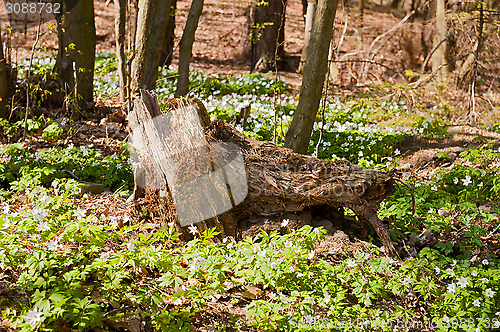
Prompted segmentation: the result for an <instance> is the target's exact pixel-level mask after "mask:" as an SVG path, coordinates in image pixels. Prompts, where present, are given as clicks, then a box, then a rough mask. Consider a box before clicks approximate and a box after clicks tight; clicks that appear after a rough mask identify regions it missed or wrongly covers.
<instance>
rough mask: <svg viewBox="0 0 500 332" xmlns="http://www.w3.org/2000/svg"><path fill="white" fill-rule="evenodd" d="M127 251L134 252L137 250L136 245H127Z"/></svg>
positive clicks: (131, 243)
mask: <svg viewBox="0 0 500 332" xmlns="http://www.w3.org/2000/svg"><path fill="white" fill-rule="evenodd" d="M127 250H128V251H134V250H135V243H133V242H129V243H127Z"/></svg>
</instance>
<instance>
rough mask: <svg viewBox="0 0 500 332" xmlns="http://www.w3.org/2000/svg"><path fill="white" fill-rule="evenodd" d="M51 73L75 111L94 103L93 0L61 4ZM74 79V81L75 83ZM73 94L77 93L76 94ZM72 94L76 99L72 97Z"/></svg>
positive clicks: (64, 1)
mask: <svg viewBox="0 0 500 332" xmlns="http://www.w3.org/2000/svg"><path fill="white" fill-rule="evenodd" d="M57 23H58V24H57V32H58V37H59V50H58V53H57V59H56V64H55V66H54V71H55V72H56V73H57V79H58V80H59V81H60V82H63V83H64V84H66V87H65V88H66V91H67V92H68V93H69V94H71V95H73V98H75V100H76V102H77V105H78V107H80V108H83V107H85V106H86V105H87V103H89V102H92V101H93V96H94V63H95V45H96V32H95V21H94V2H93V0H77V1H70V0H62V1H61V14H60V15H59V16H58V18H57ZM75 77H76V80H75ZM75 90H76V91H75ZM74 91H75V93H76V95H74Z"/></svg>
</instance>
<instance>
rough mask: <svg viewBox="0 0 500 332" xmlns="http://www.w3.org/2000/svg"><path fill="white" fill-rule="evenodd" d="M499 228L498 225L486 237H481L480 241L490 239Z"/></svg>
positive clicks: (499, 225)
mask: <svg viewBox="0 0 500 332" xmlns="http://www.w3.org/2000/svg"><path fill="white" fill-rule="evenodd" d="M499 228H500V223H499V224H498V225H497V227H495V229H494V230H492V231H491V232H490V233H489V234H488V235H486V236H481V240H488V239H489V238H490V237H492V236H493V234H495V233H496V231H498V229H499Z"/></svg>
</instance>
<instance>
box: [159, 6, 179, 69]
mask: <svg viewBox="0 0 500 332" xmlns="http://www.w3.org/2000/svg"><path fill="white" fill-rule="evenodd" d="M170 8H171V9H170V19H169V21H168V23H167V31H166V35H165V39H164V41H163V50H162V53H161V55H160V65H161V66H166V67H168V66H170V64H172V58H173V54H174V43H175V11H176V10H177V0H172V5H171V6H170Z"/></svg>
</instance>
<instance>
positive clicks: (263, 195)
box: [129, 91, 396, 256]
mask: <svg viewBox="0 0 500 332" xmlns="http://www.w3.org/2000/svg"><path fill="white" fill-rule="evenodd" d="M186 105H194V107H195V108H196V110H197V112H198V117H199V123H200V124H201V127H202V128H203V133H204V136H205V139H206V141H207V142H208V143H209V144H216V143H219V142H230V143H233V144H235V145H236V146H238V147H239V148H240V149H241V153H242V155H243V160H244V166H245V172H246V179H247V188H248V194H247V196H246V198H245V199H244V200H243V201H242V202H241V203H240V204H238V205H237V206H235V207H234V208H233V209H231V210H229V211H227V212H224V213H222V214H220V215H218V216H216V217H214V218H210V219H208V220H205V221H203V222H201V223H199V224H198V225H197V226H198V229H199V230H203V229H206V228H209V227H217V229H218V231H219V232H221V234H222V236H233V237H235V238H241V237H245V236H247V235H253V234H256V233H257V232H259V231H260V229H266V230H279V229H280V223H281V221H282V218H284V217H288V216H298V218H293V217H292V218H290V219H291V220H292V221H293V222H292V223H291V226H292V227H298V226H300V225H303V224H304V223H308V222H310V220H311V215H317V214H321V215H322V218H323V219H325V218H326V219H329V218H330V221H332V222H333V221H334V220H333V219H335V218H339V217H341V216H340V215H339V211H341V210H342V209H343V208H344V207H347V208H350V209H352V210H353V211H354V213H356V215H357V216H358V218H359V220H360V221H361V222H363V223H364V224H366V225H370V226H372V227H373V228H374V230H375V231H376V233H377V235H378V237H379V239H380V241H381V243H382V244H383V245H384V247H385V250H386V252H387V253H389V254H390V255H392V256H395V255H396V251H395V249H394V246H393V244H392V241H391V239H390V236H389V233H388V231H387V229H386V227H385V225H384V224H383V223H382V221H381V220H380V219H379V218H378V217H377V213H376V212H377V210H378V208H379V204H380V202H381V201H382V200H383V199H384V198H385V197H387V196H388V195H389V194H391V193H392V192H393V191H394V180H393V179H392V177H391V176H390V175H389V174H387V173H384V172H381V171H378V170H366V169H362V168H361V167H359V166H358V165H353V164H351V163H350V162H348V161H342V160H337V161H325V160H319V159H316V158H313V157H310V156H305V155H301V154H297V153H294V152H293V151H292V150H290V149H287V148H283V147H279V146H276V145H274V144H272V143H269V142H261V141H256V140H253V139H250V138H248V137H246V136H244V135H243V134H241V133H240V132H238V131H237V130H236V129H234V128H233V127H232V126H231V125H229V124H228V123H226V122H224V121H221V120H213V121H211V122H210V121H209V119H210V118H209V116H208V113H207V111H206V109H205V107H204V106H203V104H202V103H201V102H200V101H199V100H197V99H193V100H190V101H185V100H180V99H171V100H169V101H168V102H167V105H166V107H165V110H164V112H163V113H166V112H169V110H172V109H176V110H179V109H181V110H182V107H185V106H186ZM158 114H162V112H161V111H160V109H159V106H158V103H157V101H156V98H155V97H154V96H153V95H151V94H150V93H148V92H146V91H143V92H142V94H141V97H139V98H138V99H137V100H136V102H135V107H134V112H132V113H131V115H130V116H129V127H130V129H131V130H132V131H135V130H137V129H138V128H140V126H141V125H142V123H143V122H144V121H147V119H151V118H154V117H155V116H157V115H158ZM186 125H188V126H189V125H190V124H186ZM143 129H144V128H143ZM142 134H143V135H151V134H152V133H150V132H147V131H146V130H143V131H142ZM190 167H192V166H190ZM152 171H154V170H152ZM156 171H158V170H156ZM143 172H144V171H143ZM141 176H142V177H147V174H136V179H137V178H138V177H141ZM165 178H167V176H166V175H165ZM137 184H138V182H137V181H136V190H135V193H134V199H135V202H136V205H137V206H138V208H139V209H141V210H143V211H147V212H148V213H149V214H150V215H151V216H152V217H154V218H158V219H160V220H161V222H162V223H165V224H166V223H170V222H177V221H178V219H177V213H176V209H175V206H174V203H173V199H172V196H171V194H170V192H169V190H168V188H167V189H166V190H159V189H145V188H141V187H140V186H138V185H137ZM177 228H178V229H179V230H180V231H182V233H183V234H184V236H185V237H189V234H188V232H187V230H186V229H185V228H181V227H180V226H179V224H178V222H177Z"/></svg>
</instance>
